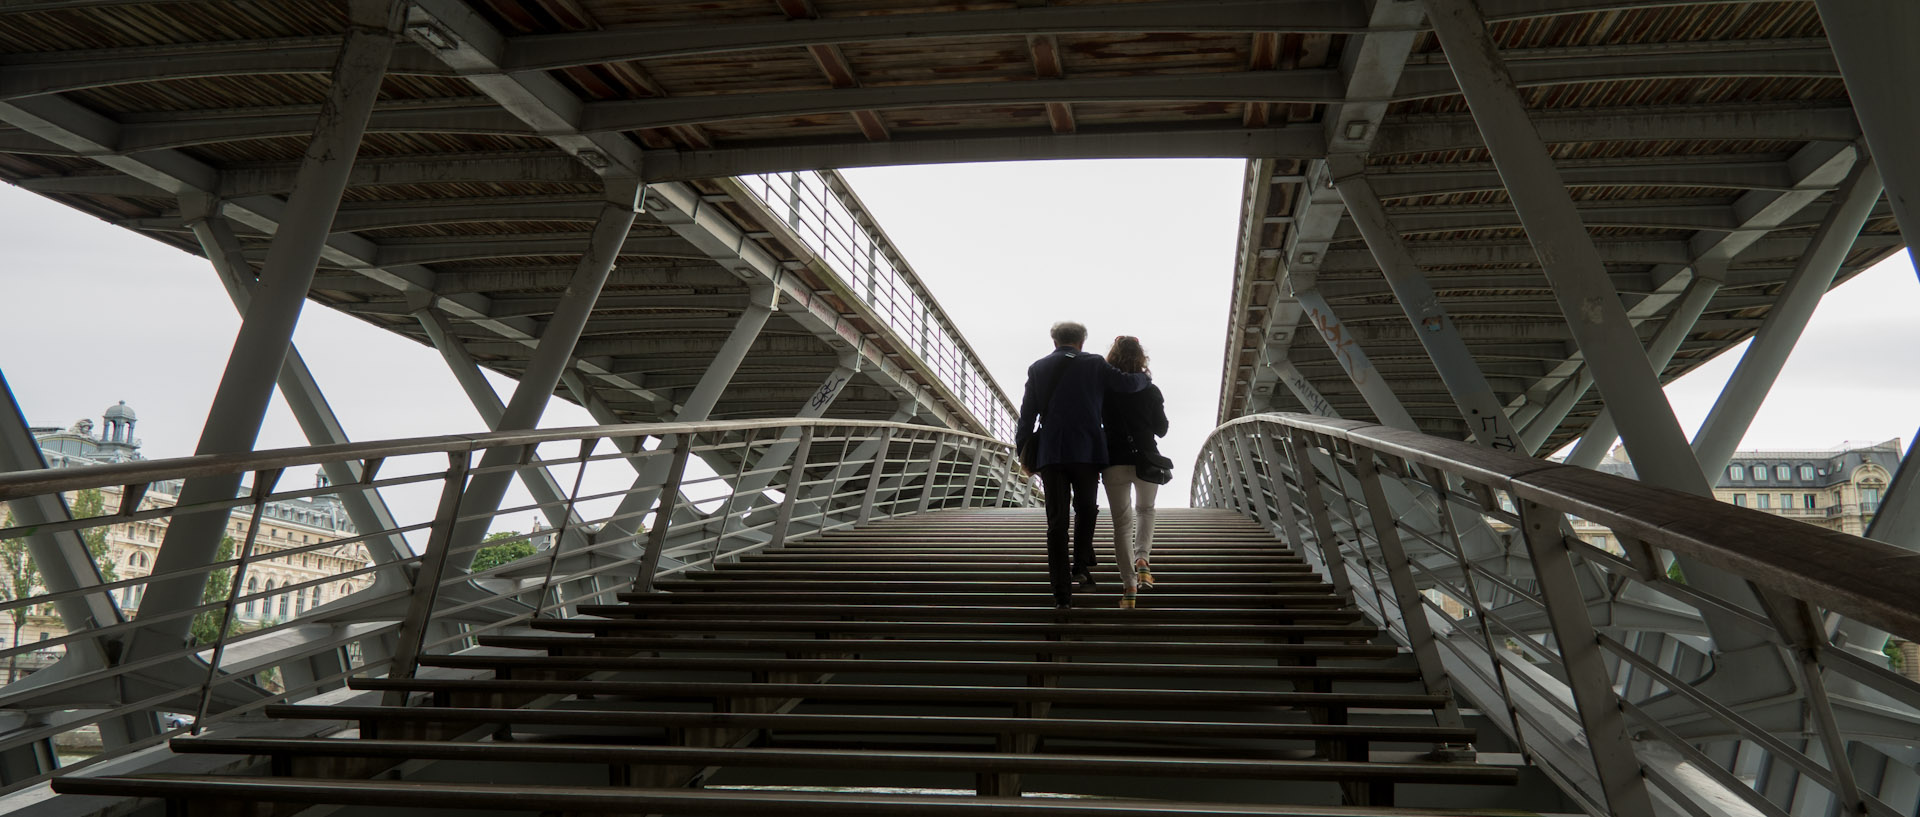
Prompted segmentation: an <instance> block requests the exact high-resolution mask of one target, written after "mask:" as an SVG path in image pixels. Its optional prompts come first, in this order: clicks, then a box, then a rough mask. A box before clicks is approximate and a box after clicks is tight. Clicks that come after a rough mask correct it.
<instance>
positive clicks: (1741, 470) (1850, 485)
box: [1600, 437, 1905, 536]
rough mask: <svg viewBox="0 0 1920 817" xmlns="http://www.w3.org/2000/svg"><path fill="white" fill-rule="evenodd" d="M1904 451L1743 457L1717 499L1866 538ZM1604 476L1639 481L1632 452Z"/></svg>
mask: <svg viewBox="0 0 1920 817" xmlns="http://www.w3.org/2000/svg"><path fill="white" fill-rule="evenodd" d="M1904 450H1905V448H1904V447H1902V446H1901V440H1900V439H1899V438H1898V437H1896V438H1894V439H1891V440H1887V441H1886V442H1882V443H1875V444H1872V445H1842V446H1839V447H1836V448H1834V449H1831V450H1827V451H1784V450H1782V451H1739V452H1735V453H1734V455H1733V459H1732V460H1730V461H1729V462H1728V463H1727V467H1726V468H1725V469H1724V470H1722V471H1721V472H1720V477H1719V479H1717V480H1715V481H1714V485H1713V496H1714V498H1715V499H1718V500H1720V501H1721V502H1727V503H1731V504H1734V505H1739V506H1741V507H1746V508H1753V509H1756V510H1762V511H1766V512H1768V513H1771V514H1773V515H1775V516H1785V517H1789V518H1792V519H1798V520H1800V521H1802V522H1807V523H1811V524H1814V525H1819V526H1820V527H1823V528H1828V529H1831V530H1837V531H1840V532H1842V533H1850V534H1853V535H1854V536H1864V535H1866V531H1867V527H1868V526H1869V525H1872V524H1873V517H1874V513H1875V512H1876V511H1878V510H1879V508H1880V500H1881V498H1882V497H1883V496H1884V495H1885V494H1886V490H1887V485H1888V483H1891V482H1892V481H1893V472H1894V470H1895V469H1897V468H1899V467H1900V454H1901V452H1902V451H1904ZM1600 470H1602V471H1606V472H1608V473H1615V474H1620V475H1622V476H1626V477H1632V476H1634V472H1633V464H1632V463H1631V462H1629V461H1628V460H1627V455H1626V449H1625V448H1623V447H1618V446H1616V447H1615V448H1614V449H1613V453H1612V454H1611V455H1610V456H1608V458H1607V459H1606V461H1605V462H1602V463H1601V465H1600Z"/></svg>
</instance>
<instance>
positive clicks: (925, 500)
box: [914, 437, 947, 513]
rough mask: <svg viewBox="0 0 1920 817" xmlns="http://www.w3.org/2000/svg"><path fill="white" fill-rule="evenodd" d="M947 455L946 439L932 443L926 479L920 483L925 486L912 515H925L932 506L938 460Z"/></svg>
mask: <svg viewBox="0 0 1920 817" xmlns="http://www.w3.org/2000/svg"><path fill="white" fill-rule="evenodd" d="M946 455H947V438H945V437H938V438H935V439H934V441H933V456H931V457H929V458H927V478H926V479H925V480H923V481H922V482H921V485H923V486H925V487H924V488H923V489H922V490H921V491H920V504H919V506H918V507H916V508H914V513H926V512H927V508H928V507H929V506H931V505H932V504H933V482H934V480H935V479H938V478H939V476H940V459H941V458H942V457H945V456H946Z"/></svg>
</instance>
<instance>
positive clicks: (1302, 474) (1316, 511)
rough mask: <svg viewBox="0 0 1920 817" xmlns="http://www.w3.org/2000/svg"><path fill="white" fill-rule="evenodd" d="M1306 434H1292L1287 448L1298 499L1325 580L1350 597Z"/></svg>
mask: <svg viewBox="0 0 1920 817" xmlns="http://www.w3.org/2000/svg"><path fill="white" fill-rule="evenodd" d="M1306 434H1307V433H1306V432H1305V431H1295V432H1293V439H1292V440H1290V441H1289V445H1288V448H1290V449H1291V450H1292V455H1293V469H1294V470H1293V472H1294V473H1295V474H1297V475H1299V478H1300V496H1301V498H1302V499H1303V500H1305V504H1306V506H1307V517H1308V518H1309V519H1311V520H1312V522H1313V538H1314V540H1315V542H1316V543H1317V544H1318V545H1319V546H1320V559H1321V561H1322V562H1323V563H1324V564H1325V565H1326V568H1327V580H1328V581H1331V582H1333V586H1334V588H1335V589H1336V590H1338V591H1339V592H1340V593H1341V594H1342V595H1345V596H1347V597H1349V598H1351V597H1352V595H1353V590H1354V588H1353V581H1352V579H1351V578H1349V577H1348V575H1347V560H1346V557H1345V556H1342V555H1341V553H1340V540H1338V539H1336V538H1334V535H1333V516H1332V514H1330V513H1328V511H1327V499H1326V495H1325V494H1323V493H1321V491H1320V478H1319V477H1318V476H1316V475H1315V472H1317V471H1318V470H1319V466H1317V465H1315V464H1314V462H1313V453H1312V452H1311V451H1310V450H1308V446H1309V445H1311V443H1310V442H1309V441H1308V440H1307V437H1306Z"/></svg>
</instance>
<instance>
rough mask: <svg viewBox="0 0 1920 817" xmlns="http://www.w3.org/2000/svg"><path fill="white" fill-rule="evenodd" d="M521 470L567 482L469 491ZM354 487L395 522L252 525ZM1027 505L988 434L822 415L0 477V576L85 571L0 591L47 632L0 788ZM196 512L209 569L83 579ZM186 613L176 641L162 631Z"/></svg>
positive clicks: (8, 724)
mask: <svg viewBox="0 0 1920 817" xmlns="http://www.w3.org/2000/svg"><path fill="white" fill-rule="evenodd" d="M498 449H508V450H510V451H511V452H512V456H509V457H506V458H505V459H504V460H502V459H501V458H500V457H498V456H496V458H495V461H496V462H501V461H504V462H505V463H506V464H504V465H493V466H487V465H483V464H482V455H483V454H486V453H488V452H491V451H496V450H498ZM536 458H537V460H538V461H537V462H536ZM342 463H349V464H352V465H353V466H355V467H356V469H357V472H358V473H360V474H362V475H363V476H362V479H361V480H360V481H359V482H357V483H353V484H329V483H327V482H325V481H324V480H318V481H316V482H315V483H314V484H312V485H310V486H298V487H290V486H289V485H287V484H286V483H288V482H290V480H288V479H287V478H286V476H287V474H288V473H289V472H299V471H303V470H309V469H317V468H323V467H326V466H328V465H338V464H342ZM530 468H546V469H548V470H549V471H550V473H551V475H552V477H553V481H554V482H555V483H556V484H559V485H562V486H571V489H570V490H567V491H565V492H564V493H563V494H562V495H561V496H558V497H556V498H553V499H551V500H549V501H544V502H542V501H530V502H525V501H522V502H515V501H513V500H512V499H511V498H510V500H509V502H510V503H512V504H509V505H508V506H507V507H489V506H485V505H484V504H481V503H477V502H476V501H475V500H474V498H473V497H472V496H469V494H468V488H469V486H470V484H471V482H472V481H473V480H474V479H475V478H476V477H481V476H483V475H485V474H486V473H487V472H488V471H489V470H493V471H511V472H522V471H525V470H526V469H530ZM236 475H237V476H239V477H241V480H242V484H243V489H242V490H241V491H240V492H239V493H238V494H237V495H235V496H234V497H232V498H231V499H226V500H221V501H218V502H208V503H199V504H193V505H181V504H179V503H178V502H177V501H175V497H177V496H178V492H177V491H175V492H174V493H173V494H168V493H166V492H165V491H161V492H155V491H154V490H153V486H156V485H158V486H164V487H166V488H167V489H168V490H172V486H176V485H178V484H180V483H181V482H183V481H188V482H190V481H192V480H195V479H200V478H210V477H224V478H231V477H233V476H236ZM103 489H105V490H107V491H111V492H113V493H114V495H116V496H117V497H119V498H120V500H119V501H118V502H115V503H112V504H111V505H105V504H103V505H102V506H100V507H98V508H97V512H96V513H93V514H91V515H85V516H80V517H78V518H74V517H72V515H71V513H70V512H71V510H72V508H73V507H74V505H73V504H72V503H70V502H69V499H70V498H72V497H75V496H77V495H78V494H80V493H81V492H87V491H102V490H103ZM357 492H378V493H379V495H380V496H381V497H382V498H383V499H384V501H385V504H386V506H387V507H388V508H390V509H391V513H392V516H393V520H394V523H393V526H392V527H390V528H383V529H379V530H346V531H343V533H344V534H345V535H343V536H341V537H340V538H336V539H328V540H326V541H315V542H298V543H295V542H292V541H290V540H289V539H282V538H278V534H277V530H278V529H276V528H272V526H269V525H266V524H263V522H264V520H265V518H266V517H267V515H268V509H269V508H274V507H284V506H285V505H286V503H289V502H294V501H310V500H314V499H315V498H338V497H341V496H345V495H347V494H350V493H357ZM1036 500H1037V494H1036V492H1035V488H1034V485H1033V483H1032V481H1031V479H1029V478H1027V477H1025V476H1023V475H1021V474H1020V473H1019V470H1018V465H1017V462H1016V460H1015V458H1014V456H1013V452H1012V451H1011V450H1010V449H1009V448H1008V447H1007V446H1006V445H1005V444H1004V443H1001V442H999V441H997V440H994V439H991V438H988V437H984V436H980V435H974V434H968V433H963V432H956V431H950V430H946V429H940V428H934V427H930V426H919V425H907V424H899V423H878V422H849V421H825V420H764V421H736V422H714V423H698V424H654V425H628V426H602V427H593V428H576V429H562V430H553V431H540V432H528V433H495V434H479V435H459V436H449V437H437V438H425V439H414V440H400V441H391V442H380V443H355V444H349V445H337V446H323V447H316V448H302V449H287V450H279V451H264V452H256V453H248V454H240V455H229V456H214V457H187V458H181V459H173V460H157V461H138V462H128V463H118V464H112V465H101V466H92V467H83V468H70V469H60V470H41V471H28V472H15V473H11V474H0V502H4V503H6V505H7V507H8V508H9V509H19V510H21V511H22V513H21V514H20V518H15V517H14V516H13V515H11V514H10V515H9V516H7V517H6V518H7V522H6V524H5V525H4V526H0V555H7V554H11V555H9V556H7V558H6V559H5V561H7V562H8V564H10V565H12V564H16V563H17V564H26V563H29V562H32V561H33V560H35V559H41V560H47V562H48V563H50V562H51V561H52V560H63V561H64V562H65V566H66V567H69V568H71V567H73V564H72V562H73V561H74V560H75V559H76V558H77V559H79V560H81V561H84V562H86V564H84V565H83V566H82V567H83V568H84V569H82V570H80V571H79V573H80V574H81V575H82V576H83V579H82V580H81V581H79V582H78V584H77V586H71V587H60V588H57V589H49V588H48V587H46V586H44V584H43V583H40V582H38V581H37V580H36V579H35V578H34V577H33V576H32V575H30V574H29V573H27V572H22V571H18V570H14V571H9V574H10V575H9V577H6V578H5V579H0V580H4V581H5V589H6V590H7V591H8V592H7V595H6V598H5V600H4V601H0V611H5V612H7V613H9V614H14V615H17V619H16V620H33V621H36V622H37V626H38V627H39V628H40V632H41V633H43V634H44V637H43V638H42V639H41V640H27V641H25V642H24V643H21V639H18V638H15V639H13V640H10V641H9V642H8V644H7V645H6V647H5V648H4V649H0V661H4V662H8V663H11V664H12V665H13V666H14V667H15V669H16V671H17V670H18V669H19V668H20V667H21V664H22V662H21V660H20V659H21V658H22V657H23V656H30V657H32V660H31V661H29V662H27V664H28V669H29V670H32V671H30V672H27V673H19V674H16V675H13V676H10V677H9V679H8V680H9V683H8V684H7V685H5V686H0V757H5V758H6V759H7V762H5V763H4V764H0V773H4V775H5V779H4V781H3V782H4V784H5V787H6V788H7V789H9V790H11V789H14V788H18V787H20V786H23V785H27V784H29V783H32V782H36V781H39V780H42V779H44V778H46V777H48V776H51V775H53V774H56V773H59V772H60V771H61V770H62V769H71V768H77V767H83V766H87V765H91V764H93V763H97V762H101V761H104V760H107V759H109V758H113V757H117V756H120V755H124V754H126V753H128V752H131V751H134V750H138V749H141V748H145V747H148V746H153V745H157V744H159V743H161V742H163V741H165V740H166V739H168V738H169V737H171V736H173V735H175V734H179V733H181V732H183V731H198V730H199V729H202V728H204V727H206V726H207V725H209V724H214V723H218V722H220V721H223V720H227V719H230V718H235V717H240V716H243V715H246V714H248V713H254V712H257V711H259V710H260V709H261V708H263V707H264V706H266V705H268V704H272V703H279V702H286V701H293V700H300V699H304V698H309V697H312V696H314V695H317V694H322V693H325V692H327V691H330V690H334V689H339V688H342V687H343V686H344V685H345V682H346V680H347V679H348V678H349V677H351V676H356V675H382V674H400V675H404V674H407V673H410V672H411V671H412V669H413V667H414V664H415V660H416V659H417V657H418V656H420V655H422V654H426V653H445V652H453V651H458V650H461V649H465V648H467V647H469V646H472V645H473V644H474V643H475V639H476V638H478V637H479V636H481V635H485V634H489V633H495V634H505V633H513V632H516V631H518V630H520V629H524V628H526V627H527V626H528V624H529V622H531V621H532V620H533V619H536V618H543V617H558V616H564V615H567V614H568V613H569V612H570V611H571V610H573V609H575V608H576V606H577V605H581V604H593V603H603V602H607V601H611V600H612V599H614V598H615V596H616V594H618V593H621V592H630V591H635V590H638V591H643V592H644V591H646V590H648V589H650V588H651V587H652V583H653V580H654V579H655V578H657V577H659V576H670V575H675V574H678V573H684V572H686V571H695V570H706V569H711V568H712V567H713V566H715V565H717V564H721V563H724V562H727V561H729V560H731V559H734V558H737V557H739V556H741V555H743V554H746V553H751V552H754V551H757V550H762V549H766V548H773V547H779V546H781V545H782V544H784V543H785V542H788V541H792V540H794V539H798V538H805V537H809V536H814V535H817V534H820V533H822V532H826V531H832V530H837V529H841V528H846V527H851V526H854V525H858V524H862V523H865V522H869V521H873V520H876V519H885V518H889V517H895V516H901V515H905V514H913V513H920V512H924V511H929V510H937V509H943V508H953V507H1006V506H1021V507H1024V506H1029V505H1032V504H1034V503H1035V502H1036ZM29 506H32V508H33V509H34V511H33V512H32V513H28V512H27V508H28V507H29ZM50 508H51V509H53V510H49V509H50ZM197 514H223V515H226V516H227V517H228V518H229V520H230V524H229V525H228V526H226V527H225V529H224V530H225V535H226V536H227V537H228V538H229V541H228V542H227V545H228V546H227V547H223V548H221V549H220V551H219V554H218V556H217V558H215V559H214V560H212V561H211V562H207V563H201V564H196V565H191V566H188V567H185V568H180V569H173V570H161V569H159V563H158V562H157V561H152V560H148V562H147V564H149V565H151V566H152V567H153V568H154V569H153V570H152V572H148V573H145V574H143V575H129V576H126V577H124V578H120V577H117V576H112V575H111V573H112V571H109V575H108V576H107V577H104V578H103V577H102V575H101V571H100V570H99V569H98V566H97V565H96V564H95V563H94V562H93V561H92V560H93V559H94V558H95V553H94V552H91V551H88V550H87V549H86V545H87V544H88V543H90V542H92V541H95V540H97V539H99V538H100V536H101V534H103V533H105V532H107V531H109V530H112V529H125V528H126V527H127V526H132V525H140V526H152V527H158V528H165V527H166V526H167V525H168V524H169V523H170V522H171V521H173V520H175V519H179V518H183V517H187V516H190V515H197ZM530 514H539V515H541V516H544V517H546V518H548V519H550V520H552V522H553V524H552V525H551V526H550V527H545V528H537V529H535V530H530V531H529V530H519V531H507V530H492V533H491V534H490V535H487V536H485V537H484V538H480V537H473V538H471V539H470V540H469V539H462V538H461V537H462V535H463V531H468V530H474V529H475V527H474V525H475V523H484V524H482V525H481V526H480V528H478V529H479V530H487V529H495V528H499V527H502V526H503V525H504V524H506V522H507V520H512V519H516V518H525V517H526V516H527V515H530ZM268 531H272V532H273V533H271V534H270V533H267V532H268ZM169 544H171V543H169ZM161 550H164V547H163V548H161ZM341 553H351V554H354V558H353V559H352V560H337V561H339V562H340V564H341V565H346V567H344V569H338V570H334V571H332V572H327V573H324V575H314V577H312V578H306V579H302V580H299V581H293V580H285V581H274V580H270V581H268V582H267V583H265V584H262V583H260V582H259V581H258V580H259V579H260V578H261V577H262V576H269V575H271V576H275V577H285V576H289V575H294V571H293V570H292V568H291V566H293V565H299V564H301V562H300V561H299V560H307V561H306V564H307V565H309V566H311V564H312V561H313V560H314V559H316V558H318V557H319V555H321V554H327V555H329V556H336V557H337V556H338V555H339V554H341ZM78 554H85V555H78ZM135 561H136V562H137V561H139V560H135ZM127 564H128V563H126V562H122V563H121V564H120V565H119V567H121V568H122V569H126V567H127ZM68 572H72V571H60V573H61V574H62V575H64V574H65V573H68ZM129 572H138V571H137V570H129ZM311 572H312V571H311V570H309V573H311ZM53 573H54V572H53V571H49V575H52V574H53ZM88 574H90V575H91V577H92V578H91V580H87V579H86V578H84V577H85V576H86V575H88ZM186 580H192V581H200V582H204V589H203V592H202V593H201V594H200V596H199V603H197V604H189V605H179V606H175V607H171V608H162V607H161V606H159V605H157V604H148V605H146V606H144V607H134V606H132V605H128V604H126V603H125V602H127V601H128V600H130V599H139V598H141V597H142V596H144V592H143V591H144V589H145V588H146V587H147V586H149V585H158V584H161V583H164V582H179V581H186ZM88 611H92V612H88ZM183 620H185V621H190V622H191V626H188V627H184V628H183V627H180V626H179V625H181V624H182V623H184V622H183ZM165 625H171V627H168V626H165ZM181 629H184V630H186V631H188V632H189V633H190V635H188V636H187V637H186V638H185V639H184V640H183V639H181V638H179V637H172V638H167V637H163V636H160V635H159V634H160V633H166V632H175V631H177V630H181ZM89 743H91V744H98V751H97V752H95V753H93V754H92V755H91V756H90V757H85V758H80V757H75V756H73V755H72V754H70V752H72V751H78V750H76V749H73V748H72V747H74V746H78V745H84V744H89ZM63 749H64V750H67V751H65V752H63ZM63 754H67V755H68V756H67V757H64V758H63V757H62V755H63Z"/></svg>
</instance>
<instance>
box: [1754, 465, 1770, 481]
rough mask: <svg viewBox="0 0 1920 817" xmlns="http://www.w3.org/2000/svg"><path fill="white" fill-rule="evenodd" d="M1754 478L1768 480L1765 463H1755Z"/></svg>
mask: <svg viewBox="0 0 1920 817" xmlns="http://www.w3.org/2000/svg"><path fill="white" fill-rule="evenodd" d="M1753 479H1754V481H1755V482H1765V481H1767V467H1766V466H1765V465H1755V466H1754V467H1753Z"/></svg>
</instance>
